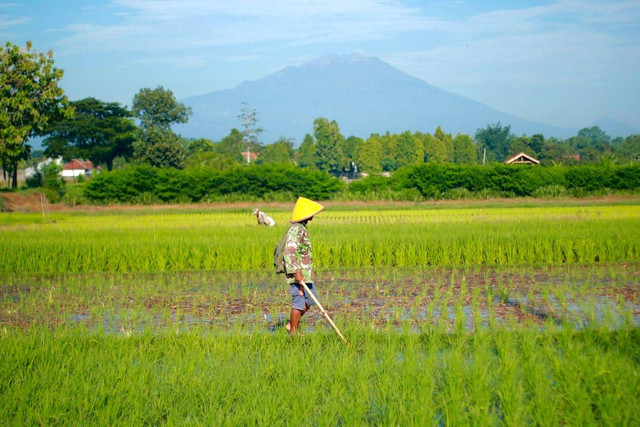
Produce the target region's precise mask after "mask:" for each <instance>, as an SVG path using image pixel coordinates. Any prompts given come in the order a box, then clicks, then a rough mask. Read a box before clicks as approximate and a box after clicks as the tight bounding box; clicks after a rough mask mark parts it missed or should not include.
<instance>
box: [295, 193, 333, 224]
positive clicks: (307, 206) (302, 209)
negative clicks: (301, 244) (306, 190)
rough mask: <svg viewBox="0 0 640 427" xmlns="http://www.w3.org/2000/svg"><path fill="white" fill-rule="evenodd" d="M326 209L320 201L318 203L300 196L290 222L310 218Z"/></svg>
mask: <svg viewBox="0 0 640 427" xmlns="http://www.w3.org/2000/svg"><path fill="white" fill-rule="evenodd" d="M323 209H324V206H322V205H321V204H320V203H316V202H314V201H313V200H309V199H305V198H304V197H298V201H297V202H296V205H295V206H294V208H293V213H292V214H291V219H290V220H289V222H301V221H304V220H305V219H309V218H311V217H312V216H314V215H317V214H319V213H320V212H322V210H323Z"/></svg>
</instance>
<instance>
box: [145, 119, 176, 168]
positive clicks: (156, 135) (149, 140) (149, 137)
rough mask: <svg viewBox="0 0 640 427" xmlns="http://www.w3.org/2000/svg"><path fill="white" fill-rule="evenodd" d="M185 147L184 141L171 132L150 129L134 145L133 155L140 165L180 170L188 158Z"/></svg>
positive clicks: (157, 128) (154, 128)
mask: <svg viewBox="0 0 640 427" xmlns="http://www.w3.org/2000/svg"><path fill="white" fill-rule="evenodd" d="M184 145H185V144H184V141H183V140H182V139H181V138H180V137H179V136H178V135H176V134H175V133H173V132H171V131H170V130H168V129H163V128H160V127H150V128H147V129H146V130H144V131H143V132H141V133H140V138H139V139H137V140H136V141H135V142H134V143H133V150H134V153H133V155H134V157H135V158H136V159H137V160H138V162H140V163H147V164H149V165H151V166H156V167H172V168H179V169H180V168H183V167H184V165H185V161H186V157H187V156H186V150H185V148H184Z"/></svg>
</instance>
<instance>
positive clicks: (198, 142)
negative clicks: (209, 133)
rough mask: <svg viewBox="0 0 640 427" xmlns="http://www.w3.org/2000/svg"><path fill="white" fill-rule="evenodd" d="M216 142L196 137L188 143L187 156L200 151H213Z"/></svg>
mask: <svg viewBox="0 0 640 427" xmlns="http://www.w3.org/2000/svg"><path fill="white" fill-rule="evenodd" d="M213 147H214V143H213V141H210V140H208V139H206V138H199V139H194V140H191V141H189V142H188V144H187V156H191V155H193V154H198V153H212V152H213Z"/></svg>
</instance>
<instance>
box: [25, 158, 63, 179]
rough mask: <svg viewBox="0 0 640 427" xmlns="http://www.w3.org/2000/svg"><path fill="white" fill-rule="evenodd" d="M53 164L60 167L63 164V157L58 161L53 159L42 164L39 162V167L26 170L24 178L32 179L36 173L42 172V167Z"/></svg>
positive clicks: (48, 159)
mask: <svg viewBox="0 0 640 427" xmlns="http://www.w3.org/2000/svg"><path fill="white" fill-rule="evenodd" d="M51 163H55V164H56V165H60V164H62V157H58V158H57V159H52V158H50V157H49V158H46V159H44V160H43V161H41V162H38V164H37V165H35V166H30V167H28V168H25V169H24V178H25V179H26V178H31V177H32V176H33V175H34V174H35V173H36V171H42V167H43V166H48V165H50V164H51ZM19 173H20V171H18V174H19Z"/></svg>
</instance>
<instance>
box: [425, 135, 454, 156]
mask: <svg viewBox="0 0 640 427" xmlns="http://www.w3.org/2000/svg"><path fill="white" fill-rule="evenodd" d="M424 157H425V162H428V163H446V162H447V161H448V157H449V152H448V150H447V147H446V145H445V142H444V140H443V139H442V138H436V137H435V136H432V135H430V134H426V135H425V136H424Z"/></svg>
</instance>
